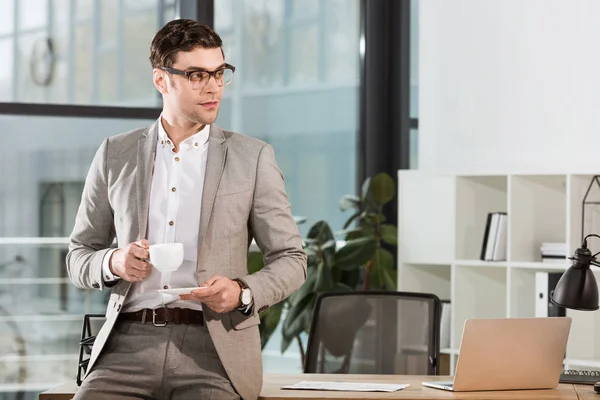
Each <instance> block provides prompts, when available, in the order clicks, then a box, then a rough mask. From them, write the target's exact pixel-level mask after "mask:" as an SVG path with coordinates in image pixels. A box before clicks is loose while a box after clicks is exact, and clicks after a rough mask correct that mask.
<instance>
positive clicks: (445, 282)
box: [398, 264, 452, 300]
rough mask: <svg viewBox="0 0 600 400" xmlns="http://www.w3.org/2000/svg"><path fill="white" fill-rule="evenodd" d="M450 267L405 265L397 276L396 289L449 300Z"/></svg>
mask: <svg viewBox="0 0 600 400" xmlns="http://www.w3.org/2000/svg"><path fill="white" fill-rule="evenodd" d="M451 271H452V270H451V268H450V265H424V264H420V265H412V264H405V265H403V266H402V269H401V271H400V273H399V274H398V289H399V290H402V291H407V292H420V293H433V294H435V295H436V296H438V297H439V298H440V299H441V300H448V299H450V279H451Z"/></svg>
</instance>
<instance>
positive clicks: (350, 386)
mask: <svg viewBox="0 0 600 400" xmlns="http://www.w3.org/2000/svg"><path fill="white" fill-rule="evenodd" d="M409 386H410V385H408V384H391V383H368V382H321V381H302V382H298V383H295V384H293V385H288V386H283V387H282V389H294V390H338V391H345V392H396V391H398V390H402V389H404V388H407V387H409Z"/></svg>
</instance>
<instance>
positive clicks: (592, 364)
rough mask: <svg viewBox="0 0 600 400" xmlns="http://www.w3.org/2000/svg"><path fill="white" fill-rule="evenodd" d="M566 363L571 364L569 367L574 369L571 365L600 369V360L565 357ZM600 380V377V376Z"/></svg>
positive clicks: (599, 379)
mask: <svg viewBox="0 0 600 400" xmlns="http://www.w3.org/2000/svg"><path fill="white" fill-rule="evenodd" d="M565 364H567V365H569V369H574V368H572V367H571V366H578V367H585V368H598V369H600V360H576V359H565ZM598 381H600V377H599V378H598Z"/></svg>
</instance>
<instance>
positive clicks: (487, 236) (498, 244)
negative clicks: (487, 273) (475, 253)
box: [481, 211, 507, 261]
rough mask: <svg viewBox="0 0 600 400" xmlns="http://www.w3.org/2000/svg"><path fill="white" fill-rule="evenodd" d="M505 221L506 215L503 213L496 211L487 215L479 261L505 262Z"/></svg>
mask: <svg viewBox="0 0 600 400" xmlns="http://www.w3.org/2000/svg"><path fill="white" fill-rule="evenodd" d="M506 221H507V214H506V213H505V212H501V211H498V212H492V213H489V214H488V216H487V222H486V224H485V233H484V235H483V246H482V247H481V260H483V261H504V260H506V233H507V232H506V229H507V228H506Z"/></svg>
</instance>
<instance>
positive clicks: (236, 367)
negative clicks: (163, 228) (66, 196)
mask: <svg viewBox="0 0 600 400" xmlns="http://www.w3.org/2000/svg"><path fill="white" fill-rule="evenodd" d="M159 123H160V121H157V122H155V123H154V124H153V125H152V126H150V127H149V128H147V129H137V130H133V131H130V132H126V133H123V134H120V135H117V136H113V137H110V138H108V139H106V140H104V142H103V143H102V145H101V146H100V149H99V150H98V151H97V153H96V155H95V157H94V160H93V162H92V165H91V167H90V170H89V173H88V175H87V178H86V182H85V187H84V190H83V195H82V199H81V204H80V206H79V210H78V213H77V218H76V220H75V227H74V228H73V233H72V234H71V237H70V245H69V252H68V254H67V259H66V264H67V269H68V273H69V277H70V279H71V281H72V282H73V283H74V284H75V286H77V287H80V288H88V289H97V290H103V289H104V288H105V286H106V285H105V284H104V282H103V280H102V260H103V258H104V257H105V256H106V254H107V252H108V250H109V246H110V245H111V243H112V242H113V240H114V238H115V237H116V238H117V241H118V246H119V247H123V246H126V245H127V244H129V243H131V242H135V241H137V240H141V239H144V238H147V225H148V203H149V198H150V186H151V182H152V172H153V166H154V156H155V151H156V141H157V139H158V124H159ZM198 201H199V206H200V205H201V215H200V226H199V241H198V266H197V277H198V284H200V283H202V282H204V281H205V280H206V279H208V278H209V277H210V276H212V275H222V276H227V277H229V278H237V277H241V278H243V279H244V280H245V281H246V282H247V284H248V286H249V287H250V288H251V289H252V293H253V294H254V313H253V314H251V315H249V316H245V315H243V314H242V313H241V312H239V311H236V310H234V311H231V312H229V313H224V314H218V313H215V312H213V311H211V310H210V309H208V307H204V309H205V318H206V320H207V326H208V330H209V332H210V335H211V337H212V339H213V341H214V343H215V347H216V349H217V351H218V354H219V357H220V358H221V361H222V363H223V366H224V367H225V370H226V372H227V374H228V375H229V378H230V379H231V382H232V383H233V385H234V387H235V389H236V390H237V391H238V393H239V394H240V395H241V396H242V398H245V399H254V398H257V397H258V396H259V394H260V390H261V388H262V357H261V347H260V336H259V331H258V324H259V323H260V319H259V316H258V313H260V312H262V311H264V310H265V309H266V308H267V307H269V306H270V305H272V304H275V303H278V302H280V301H282V300H284V299H285V298H286V297H288V296H289V295H290V294H292V293H293V292H294V291H295V290H297V289H298V288H299V287H300V286H301V285H302V284H303V283H304V281H305V280H306V254H305V252H304V250H303V249H302V239H301V238H300V235H299V233H298V228H297V226H296V224H295V222H294V220H293V218H292V215H291V212H290V204H289V201H288V198H287V195H286V192H285V188H284V182H283V176H282V174H281V171H280V170H279V168H278V166H277V163H276V162H275V156H274V153H273V149H272V147H271V146H270V145H268V144H266V143H264V142H261V141H259V140H257V139H254V138H250V137H248V136H244V135H240V134H236V133H233V132H227V131H224V130H222V129H221V128H219V127H218V126H216V125H211V127H210V135H209V144H208V158H207V164H206V176H205V180H204V191H203V195H202V199H201V200H200V199H198ZM252 238H254V239H255V240H256V243H257V244H258V246H259V247H260V249H261V250H262V252H263V254H264V257H265V267H264V268H263V269H262V270H261V271H259V272H257V273H254V274H252V275H249V274H248V270H247V256H248V247H249V244H250V242H251V241H252ZM130 287H131V283H129V282H126V281H124V280H119V281H118V283H116V284H114V285H113V286H112V287H110V291H111V294H110V299H109V302H108V306H107V309H106V323H105V324H104V325H103V326H102V329H101V330H100V332H99V333H98V335H97V338H96V341H95V344H94V347H93V349H92V354H91V359H90V363H89V366H88V369H87V371H88V372H89V371H91V369H92V367H93V365H94V362H95V361H96V360H97V358H98V355H99V354H100V352H101V351H102V348H103V346H104V344H105V343H106V340H107V338H108V336H109V335H110V332H111V330H112V328H113V326H114V324H115V321H116V318H117V316H118V314H119V312H120V311H121V307H122V305H123V302H124V300H125V298H126V296H127V293H128V291H129V288H130ZM157 329H159V328H157Z"/></svg>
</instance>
